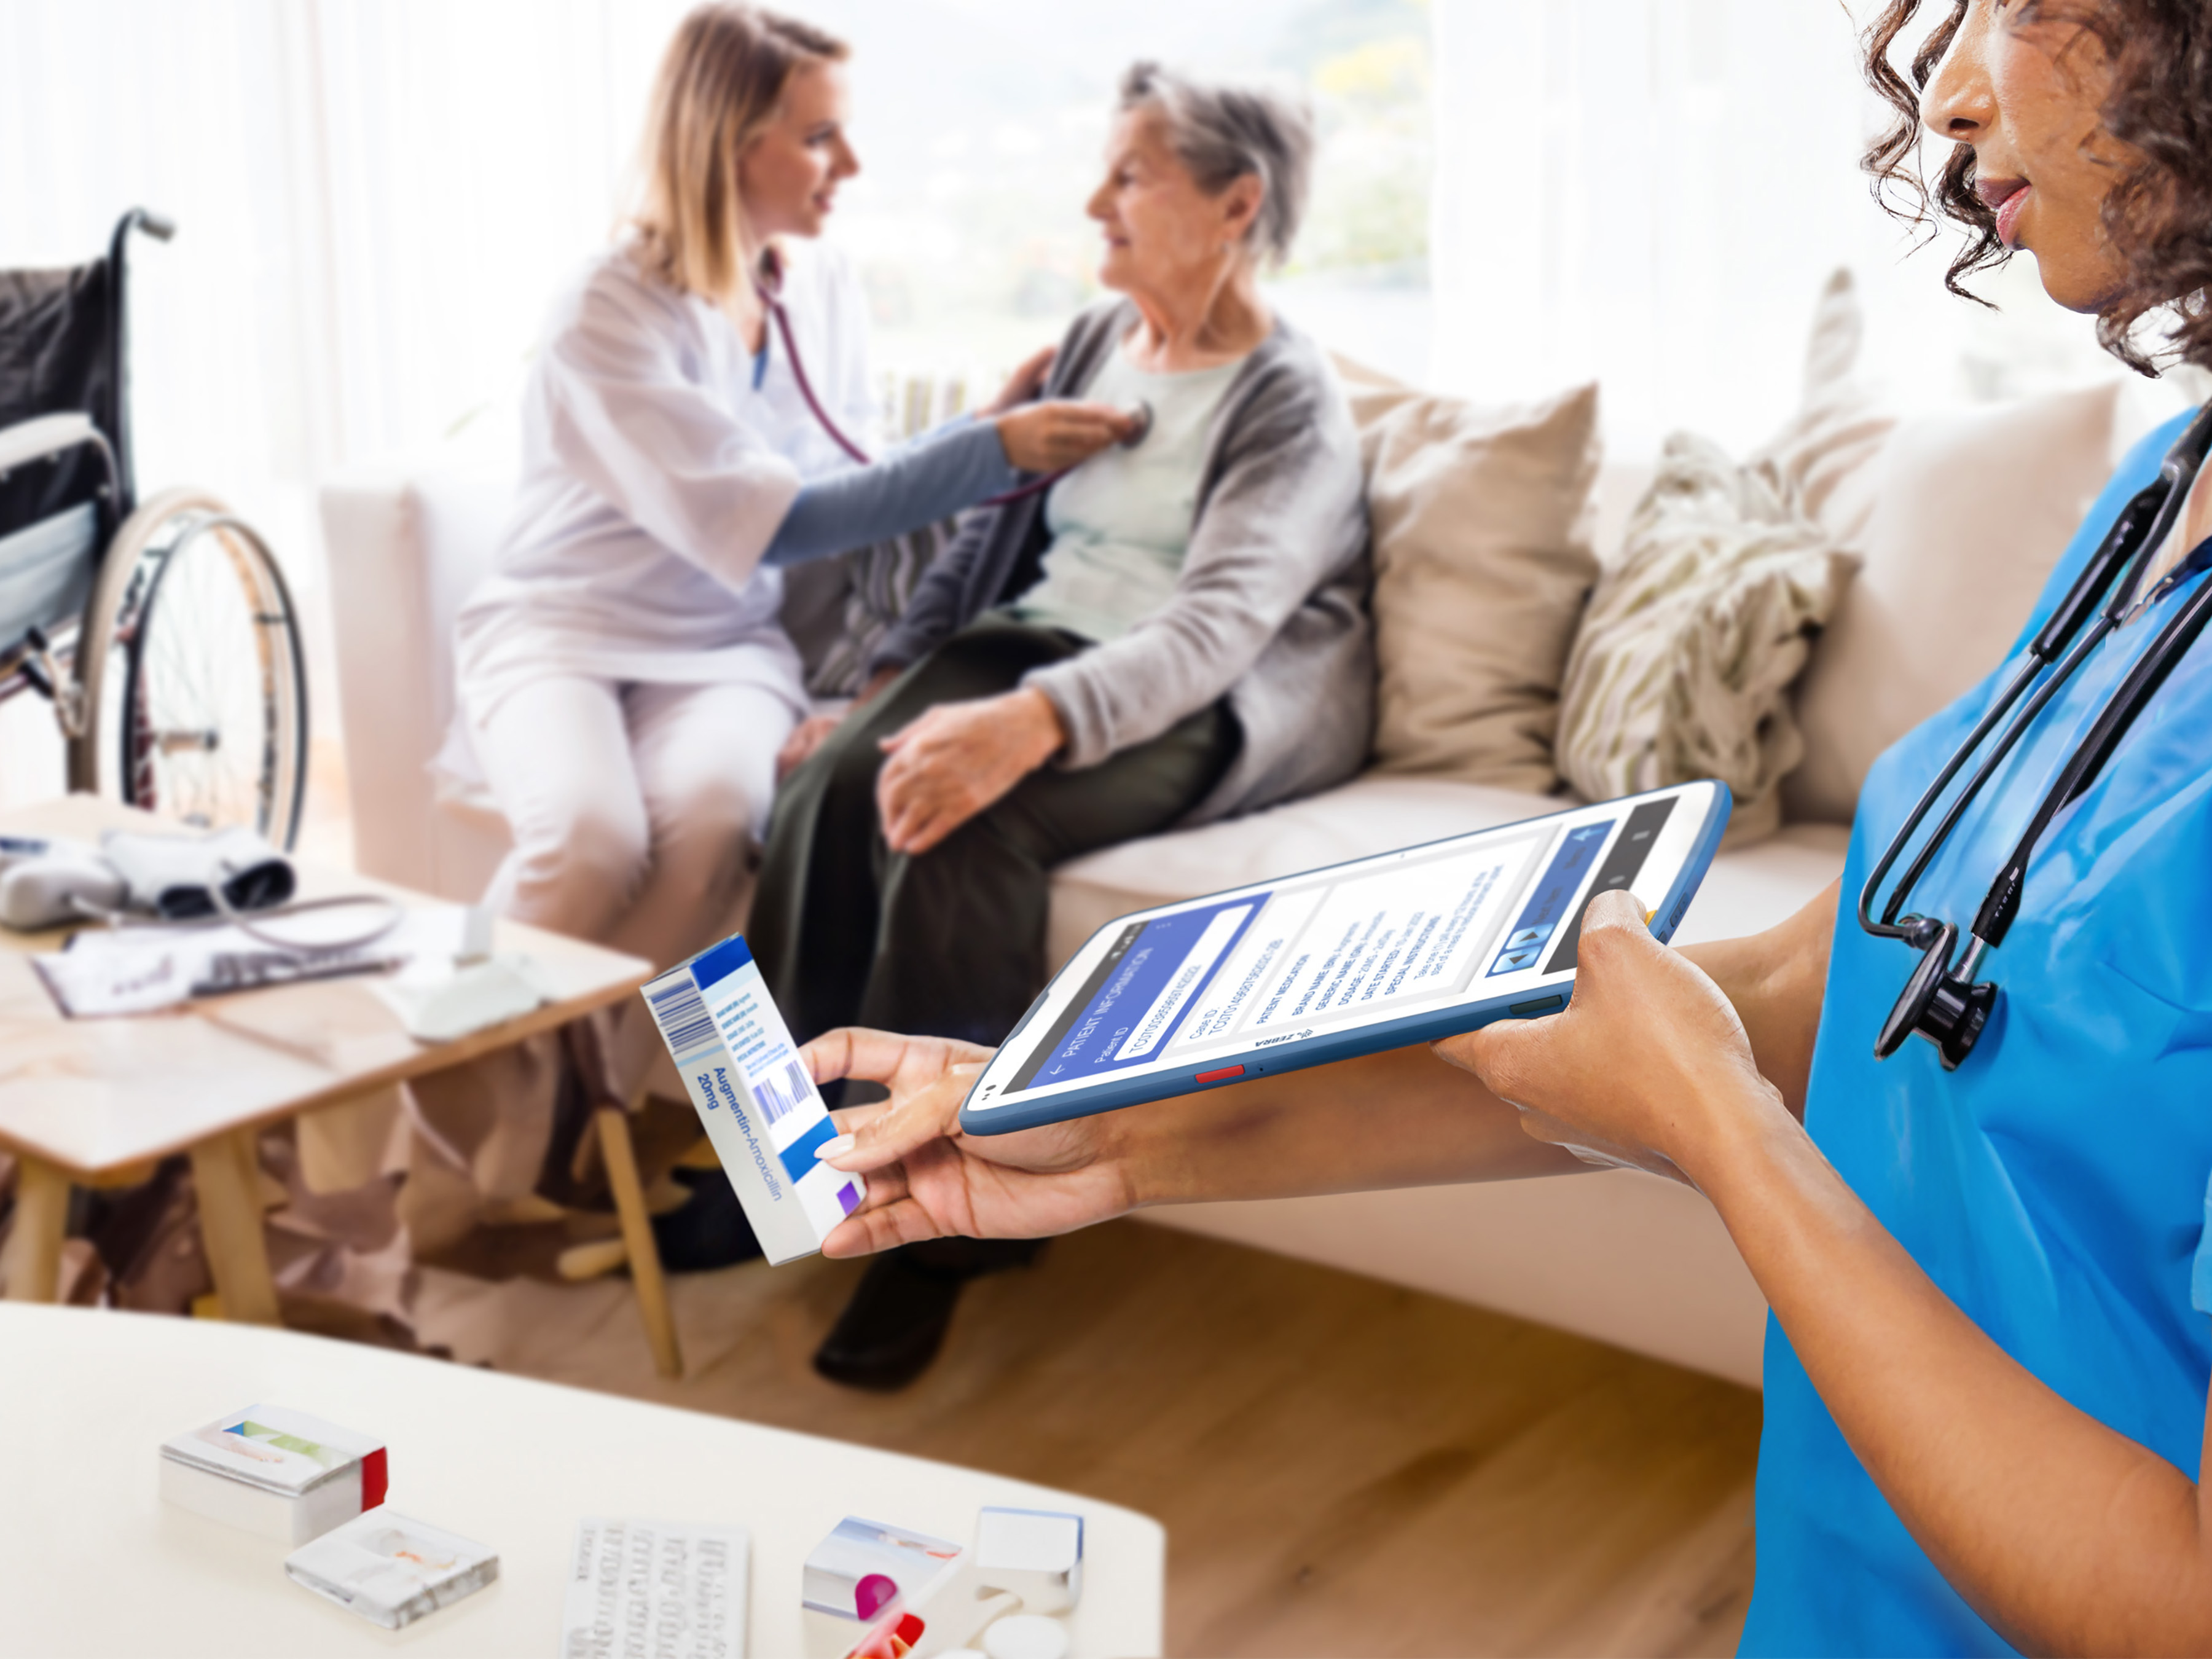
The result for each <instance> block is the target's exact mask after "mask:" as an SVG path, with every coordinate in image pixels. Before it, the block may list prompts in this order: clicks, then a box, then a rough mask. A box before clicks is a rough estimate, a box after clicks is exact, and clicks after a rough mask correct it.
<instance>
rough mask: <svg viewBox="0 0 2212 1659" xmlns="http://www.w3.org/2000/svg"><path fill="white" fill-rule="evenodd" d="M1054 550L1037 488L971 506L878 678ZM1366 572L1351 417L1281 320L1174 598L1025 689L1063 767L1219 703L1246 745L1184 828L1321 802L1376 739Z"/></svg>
mask: <svg viewBox="0 0 2212 1659" xmlns="http://www.w3.org/2000/svg"><path fill="white" fill-rule="evenodd" d="M1136 320H1137V313H1136V307H1133V306H1132V305H1130V304H1129V303H1128V302H1127V301H1115V302H1111V303H1109V304H1107V305H1104V306H1100V307H1093V308H1092V309H1091V310H1089V311H1087V312H1085V313H1084V314H1083V315H1082V316H1080V317H1079V318H1077V319H1076V320H1075V323H1074V325H1073V327H1071V328H1070V329H1069V330H1068V331H1067V337H1066V339H1065V340H1063V341H1062V342H1061V343H1060V356H1059V357H1058V358H1057V359H1056V360H1055V362H1054V364H1053V370H1052V377H1051V379H1050V380H1049V381H1048V384H1047V386H1046V387H1045V395H1046V396H1048V397H1054V398H1064V397H1072V396H1077V395H1079V392H1080V389H1081V388H1082V387H1084V386H1088V385H1089V384H1090V383H1091V379H1092V377H1093V376H1094V375H1095V374H1097V371H1098V369H1099V368H1100V366H1101V365H1102V364H1103V363H1104V362H1105V361H1106V356H1107V354H1108V353H1109V351H1111V350H1112V349H1114V347H1115V344H1116V343H1118V342H1119V341H1120V340H1121V337H1123V336H1124V335H1126V334H1127V332H1128V331H1129V330H1130V329H1131V328H1132V327H1133V325H1135V322H1136ZM1050 541H1051V533H1050V532H1048V530H1047V529H1046V527H1045V515H1044V500H1043V497H1042V495H1030V496H1027V497H1025V498H1024V499H1023V500H1021V501H1012V502H1009V503H1008V504H1007V505H1006V506H1004V507H985V508H981V509H979V510H978V511H976V512H974V513H969V515H968V516H967V518H965V519H964V520H962V522H961V526H960V530H959V533H958V534H957V536H956V537H955V538H954V539H953V542H952V544H951V546H950V547H948V548H946V549H945V551H944V553H943V554H941V555H940V556H939V557H938V560H937V562H935V563H934V564H933V565H932V566H931V567H930V568H929V572H928V574H927V575H926V576H924V577H923V578H922V580H921V586H918V587H917V588H916V589H915V595H914V599H913V602H912V603H911V604H910V605H908V608H907V611H906V613H905V615H904V616H902V617H901V618H900V619H899V621H898V623H897V624H896V626H895V627H893V628H892V629H890V632H889V633H888V634H886V635H884V639H883V642H882V643H881V644H880V645H879V646H878V647H877V650H876V653H875V656H874V658H873V659H872V661H871V662H870V665H869V666H870V669H871V671H873V670H874V669H878V668H883V667H904V666H905V665H907V664H908V663H912V662H915V661H917V660H919V659H921V657H922V656H923V655H924V654H926V653H927V652H929V651H930V650H932V649H933V648H934V647H936V646H938V645H939V644H941V643H942V642H943V641H945V640H947V639H949V638H951V635H953V634H955V633H957V631H958V630H959V629H962V628H964V627H966V626H967V625H968V624H969V623H971V622H973V621H974V620H975V618H976V617H979V616H981V615H982V613H983V612H985V611H988V610H990V609H992V608H993V607H994V606H996V605H1006V604H1010V603H1012V601H1013V600H1015V599H1018V598H1019V597H1020V596H1021V595H1022V594H1023V593H1024V592H1028V591H1029V589H1030V587H1031V586H1034V585H1035V583H1036V580H1037V579H1038V577H1039V575H1040V574H1042V562H1041V561H1042V556H1043V554H1044V550H1045V549H1046V547H1047V546H1048V544H1050ZM1372 580H1373V574H1372V568H1371V565H1370V560H1369V557H1368V538H1367V506H1366V497H1365V491H1364V482H1363V479H1362V477H1361V472H1360V464H1359V441H1358V435H1357V434H1356V433H1355V432H1354V430H1353V428H1352V415H1351V411H1350V410H1348V409H1347V408H1346V405H1345V401H1344V397H1343V394H1342V392H1340V390H1339V389H1338V386H1337V384H1336V380H1335V376H1334V374H1333V373H1332V372H1331V371H1330V368H1329V366H1328V361H1327V360H1326V359H1325V358H1324V357H1323V356H1322V353H1321V351H1320V349H1318V348H1317V347H1316V346H1315V344H1314V343H1312V342H1311V341H1310V340H1309V339H1307V338H1306V337H1304V335H1302V334H1300V333H1298V332H1297V331H1296V330H1294V329H1292V328H1291V326H1290V325H1288V324H1286V323H1284V322H1282V321H1280V320H1278V321H1277V322H1276V325H1275V328H1274V331H1273V333H1272V334H1270V335H1269V336H1268V337H1267V339H1265V340H1264V341H1262V342H1261V344H1260V346H1259V348H1258V349H1256V350H1255V351H1254V352H1253V353H1252V355H1251V356H1249V358H1247V359H1246V360H1245V363H1244V367H1243V369H1242V370H1240V371H1239V372H1238V374H1237V378H1236V379H1235V380H1232V381H1231V383H1230V386H1229V390H1228V391H1227V392H1226V393H1225V394H1224V396H1223V398H1222V400H1221V405H1220V407H1219V409H1218V410H1216V412H1215V414H1214V417H1213V425H1212V430H1211V431H1210V433H1209V434H1208V435H1207V439H1206V464H1205V469H1204V471H1203V473H1202V475H1201V477H1200V483H1199V491H1198V515H1197V518H1196V520H1194V522H1193V525H1192V526H1191V532H1190V547H1189V550H1188V554H1187V555H1186V556H1185V558H1184V562H1183V568H1182V575H1181V576H1179V577H1178V578H1177V579H1176V591H1175V597H1174V598H1173V599H1171V600H1170V601H1169V602H1168V604H1166V605H1164V606H1163V607H1161V609H1159V610H1158V611H1154V612H1153V613H1152V615H1151V616H1149V617H1145V618H1144V619H1143V620H1142V621H1140V622H1139V623H1137V625H1136V626H1135V627H1134V628H1133V629H1130V630H1129V631H1128V632H1127V634H1125V635H1122V636H1121V638H1120V639H1117V640H1111V641H1107V642H1105V643H1103V644H1101V645H1096V646H1093V647H1091V648H1090V649H1088V650H1086V651H1085V652H1083V653H1080V654H1079V655H1077V656H1074V657H1071V658H1069V659H1067V660H1066V661H1064V662H1059V663H1054V664H1052V665H1049V666H1048V667H1044V668H1040V669H1035V670H1032V671H1030V673H1029V674H1027V675H1026V676H1024V678H1023V682H1022V683H1023V684H1024V685H1028V686H1033V687H1035V688H1036V690H1039V691H1042V693H1043V694H1044V695H1045V696H1047V697H1048V698H1049V699H1051V701H1052V704H1053V707H1054V708H1056V709H1057V710H1059V712H1060V720H1061V722H1062V723H1063V724H1064V725H1065V726H1066V728H1067V732H1068V742H1067V746H1066V749H1064V750H1062V751H1061V753H1060V757H1059V760H1058V764H1060V765H1062V766H1066V767H1084V766H1096V765H1097V763H1099V762H1101V761H1103V760H1104V759H1105V758H1106V757H1108V756H1109V755H1112V754H1115V753H1116V752H1118V751H1119V750H1123V749H1127V748H1131V747H1133V746H1134V745H1136V744H1140V743H1146V742H1149V741H1150V740H1151V739H1152V738H1156V737H1158V736H1159V735H1160V733H1162V732H1165V731H1166V730H1168V728H1169V727H1170V726H1173V725H1175V724H1176V721H1178V720H1182V719H1183V718H1184V717H1185V716H1187V715H1189V714H1194V713H1196V712H1197V711H1198V710H1199V709H1201V708H1206V706H1207V705H1208V704H1209V703H1212V702H1214V701H1216V700H1217V699H1218V698H1220V697H1222V696H1227V698H1228V700H1229V707H1230V709H1231V712H1232V713H1234V714H1235V715H1236V716H1237V725H1238V726H1239V727H1240V728H1241V730H1242V734H1243V744H1242V746H1241V747H1240V749H1239V750H1238V752H1237V757H1236V759H1235V760H1234V761H1233V762H1232V763H1231V765H1230V768H1229V769H1228V771H1227V772H1225V774H1224V775H1222V778H1221V780H1220V781H1219V782H1218V784H1216V785H1215V786H1214V787H1213V788H1212V790H1211V791H1210V792H1209V793H1207V794H1206V797H1205V799H1202V800H1200V802H1199V803H1198V805H1196V806H1195V807H1194V808H1193V809H1192V811H1190V812H1189V813H1188V814H1187V815H1186V816H1185V817H1184V818H1183V820H1182V822H1183V823H1185V824H1198V823H1210V822H1212V820H1213V819H1216V818H1223V817H1229V816H1231V814H1233V813H1237V812H1247V811H1252V810H1254V809H1255V808H1257V807H1261V806H1265V805H1269V804H1270V803H1272V802H1274V801H1280V800H1287V799H1291V798H1292V797H1293V796H1297V795H1307V794H1311V793H1314V792H1315V791H1316V790H1321V789H1326V788H1328V787H1329V786H1330V785H1331V784H1334V783H1339V782H1341V781H1343V780H1344V779H1346V778H1347V777H1349V776H1351V775H1352V773H1354V772H1356V771H1357V770H1358V769H1359V766H1360V764H1361V763H1362V762H1363V761H1364V760H1365V758H1366V756H1367V750H1368V745H1369V743H1370V738H1372V735H1373V731H1374V724H1375V643H1374V629H1373V626H1372V624H1371V623H1370V621H1369V619H1368V614H1367V597H1368V591H1369V588H1370V585H1371V583H1372Z"/></svg>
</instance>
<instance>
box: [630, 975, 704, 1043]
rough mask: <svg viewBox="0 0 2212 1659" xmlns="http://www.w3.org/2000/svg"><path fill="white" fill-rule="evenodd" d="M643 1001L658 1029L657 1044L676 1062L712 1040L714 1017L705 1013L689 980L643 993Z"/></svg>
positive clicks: (698, 995)
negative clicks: (664, 1045) (671, 1055)
mask: <svg viewBox="0 0 2212 1659" xmlns="http://www.w3.org/2000/svg"><path fill="white" fill-rule="evenodd" d="M645 1000H646V1001H647V1002H648V1003H650V1004H651V1005H652V1007H653V1024H656V1025H658V1026H659V1027H660V1038H661V1041H662V1042H665V1043H666V1044H667V1045H668V1052H669V1053H670V1054H673V1055H675V1056H676V1057H677V1058H678V1060H681V1059H682V1058H683V1057H684V1055H686V1054H690V1052H691V1051H692V1050H693V1049H694V1048H703V1047H704V1046H705V1045H706V1044H708V1043H709V1042H713V1041H714V1016H713V1015H712V1014H710V1013H708V1012H707V1000H706V999H705V998H704V997H702V996H701V995H700V994H699V987H697V986H696V985H694V984H693V983H692V982H691V981H690V980H689V979H679V980H676V981H671V983H669V984H667V985H665V986H663V987H661V988H660V989H659V990H658V991H647V993H646V994H645Z"/></svg>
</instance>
